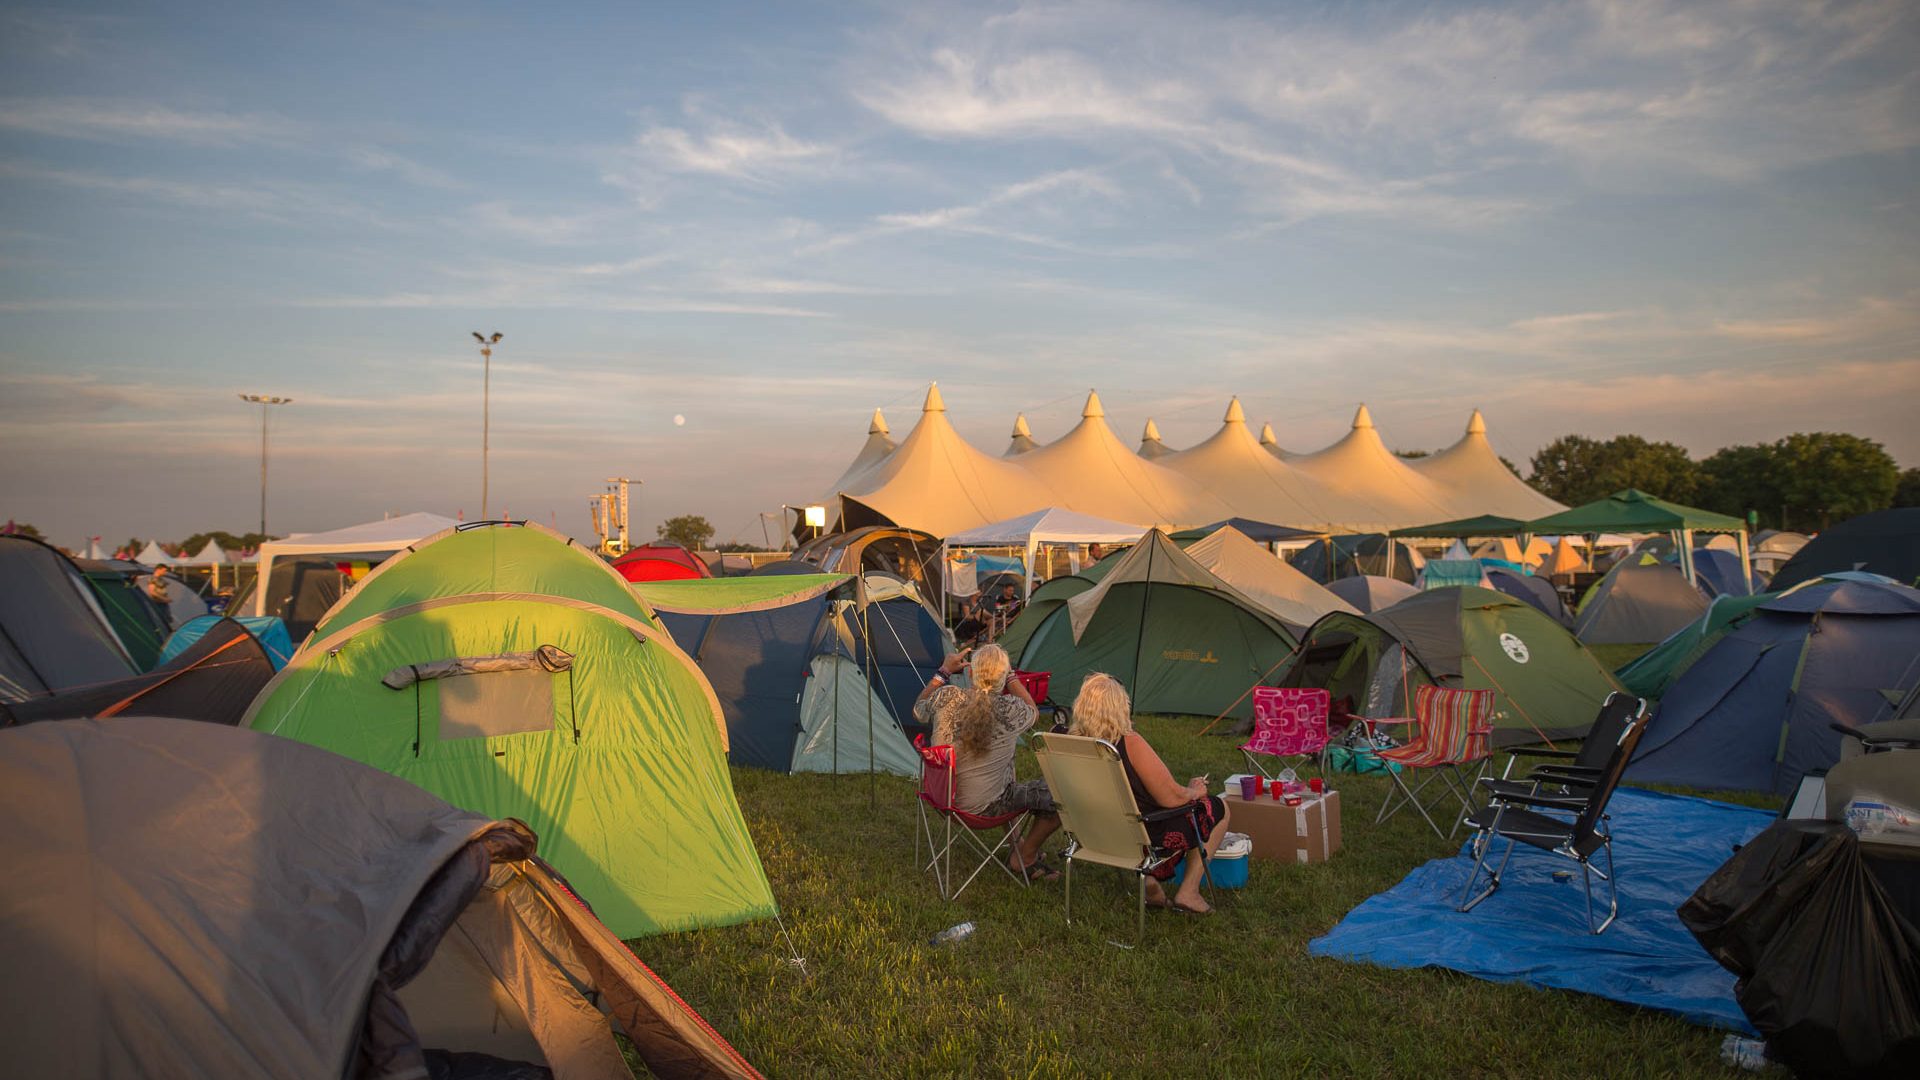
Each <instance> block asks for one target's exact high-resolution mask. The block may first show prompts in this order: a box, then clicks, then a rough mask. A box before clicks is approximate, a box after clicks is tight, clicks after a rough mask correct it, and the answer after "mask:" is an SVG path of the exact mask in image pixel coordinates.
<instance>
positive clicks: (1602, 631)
mask: <svg viewBox="0 0 1920 1080" xmlns="http://www.w3.org/2000/svg"><path fill="white" fill-rule="evenodd" d="M1706 611H1707V597H1706V595H1705V594H1704V593H1702V592H1701V591H1700V590H1699V589H1697V588H1694V586H1693V585H1692V584H1691V583H1690V582H1688V581H1687V578H1686V575H1684V574H1682V573H1681V572H1680V568H1679V567H1677V566H1675V565H1673V564H1672V563H1668V562H1661V561H1660V560H1659V559H1656V558H1654V557H1653V556H1651V555H1643V556H1634V557H1631V558H1628V559H1625V560H1622V561H1621V563H1620V564H1619V565H1618V566H1615V567H1614V568H1613V569H1611V570H1609V571H1607V576H1606V577H1603V578H1601V579H1600V580H1599V581H1598V582H1596V583H1595V584H1594V586H1593V588H1591V589H1589V590H1588V591H1587V595H1586V596H1585V597H1583V598H1582V599H1581V601H1580V611H1579V613H1578V614H1577V615H1576V616H1575V618H1574V620H1573V636H1574V637H1577V638H1579V639H1580V640H1581V641H1582V642H1584V643H1585V644H1588V645H1650V644H1652V643H1654V642H1657V641H1665V640H1666V639H1667V638H1668V636H1670V635H1671V634H1673V633H1674V632H1675V631H1677V630H1679V629H1680V628H1681V627H1683V626H1686V625H1687V624H1688V623H1690V622H1692V621H1694V620H1695V619H1698V618H1699V617H1700V616H1702V615H1704V614H1706Z"/></svg>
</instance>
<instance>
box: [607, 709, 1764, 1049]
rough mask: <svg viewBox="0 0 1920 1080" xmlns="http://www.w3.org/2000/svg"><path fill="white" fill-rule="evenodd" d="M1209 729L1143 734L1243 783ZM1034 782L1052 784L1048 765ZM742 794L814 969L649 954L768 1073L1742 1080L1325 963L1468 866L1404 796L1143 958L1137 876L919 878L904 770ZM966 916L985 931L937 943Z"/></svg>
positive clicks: (1630, 1018)
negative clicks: (1398, 902) (1313, 857)
mask: <svg viewBox="0 0 1920 1080" xmlns="http://www.w3.org/2000/svg"><path fill="white" fill-rule="evenodd" d="M1197 727H1198V722H1197V721H1193V720H1188V719H1161V718H1148V719H1146V720H1143V721H1142V723H1141V730H1142V732H1143V733H1144V734H1146V735H1147V737H1148V738H1149V739H1150V740H1151V741H1152V742H1153V744H1154V745H1155V746H1156V747H1157V748H1159V750H1160V752H1161V754H1162V756H1163V757H1164V758H1165V759H1166V761H1167V763H1168V765H1169V766H1170V767H1171V768H1172V769H1173V771H1174V773H1175V775H1176V776H1180V777H1185V776H1189V775H1195V774H1198V773H1203V772H1204V773H1211V774H1212V775H1213V776H1215V777H1225V776H1227V775H1229V774H1231V773H1233V772H1236V771H1240V770H1239V769H1237V768H1236V766H1237V764H1238V763H1239V753H1238V751H1236V750H1235V749H1234V746H1235V745H1236V744H1237V742H1238V740H1229V739H1223V738H1217V737H1212V736H1196V735H1193V734H1191V732H1192V731H1194V730H1195V729H1196V728H1197ZM1020 775H1021V776H1022V777H1026V776H1034V775H1038V770H1037V768H1036V767H1035V765H1034V762H1033V760H1032V757H1031V755H1030V754H1024V753H1023V759H1022V762H1021V766H1020ZM870 783H871V788H870ZM734 784H735V787H736V790H737V792H738V795H739V800H740V805H741V807H742V808H743V809H744V810H745V811H746V815H747V820H748V823H749V824H750V826H751V827H752V829H753V835H754V839H755V841H756V842H757V843H758V845H759V849H760V857H761V859H762V860H763V861H764V862H765V864H766V868H767V874H768V876H769V877H770V878H771V880H772V882H773V890H774V895H775V897H776V898H777V899H778V900H779V902H780V906H781V910H782V914H783V919H784V925H785V928H786V930H787V931H788V932H789V933H790V934H791V936H792V941H793V945H794V947H795V948H797V950H798V952H799V954H800V956H801V957H803V958H804V969H802V968H801V967H798V966H796V965H794V964H792V963H791V962H790V956H791V953H790V951H789V949H788V947H787V943H786V940H785V939H784V938H783V936H782V933H781V928H780V925H779V924H776V923H772V922H764V923H756V924H752V925H747V926H735V927H728V928H724V929H716V930H708V931H700V932H694V933H686V934H677V935H671V936H668V937H663V938H651V939H647V940H644V941H640V942H638V943H636V948H637V951H638V952H639V953H640V955H641V957H642V958H643V959H645V960H646V961H647V962H648V963H649V964H651V965H653V966H654V967H655V969H656V970H658V971H659V972H660V974H661V975H662V976H663V977H665V978H666V979H667V981H668V982H670V983H672V984H673V985H674V987H675V988H676V989H678V990H679V991H680V993H681V994H682V995H683V996H684V997H686V998H687V1000H688V1001H689V1002H691V1003H692V1004H693V1005H694V1006H695V1007H696V1008H698V1009H700V1010H701V1011H702V1012H703V1013H704V1014H705V1015H706V1016H707V1018H708V1019H709V1020H711V1021H712V1022H713V1024H714V1026H715V1027H717V1028H718V1029H719V1030H720V1031H721V1033H722V1034H724V1035H726V1036H727V1037H728V1038H729V1039H730V1040H732V1042H733V1043H734V1044H735V1045H736V1046H737V1047H739V1048H740V1050H741V1051H742V1052H743V1053H745V1054H746V1056H747V1058H748V1059H749V1060H751V1061H753V1062H754V1063H755V1064H757V1065H758V1066H759V1067H760V1068H761V1069H762V1070H763V1071H765V1072H766V1073H768V1074H769V1075H770V1076H774V1077H788V1076H849V1075H871V1076H1073V1075H1095V1076H1112V1075H1123V1074H1129V1073H1136V1072H1142V1071H1151V1072H1159V1073H1170V1074H1173V1075H1204V1076H1443V1075H1453V1076H1481V1075H1496V1076H1526V1077H1554V1076H1568V1077H1587V1076H1634V1077H1644V1076H1734V1075H1739V1074H1737V1073H1734V1072H1732V1071H1731V1070H1728V1069H1726V1068H1725V1067H1723V1066H1722V1065H1721V1064H1720V1062H1719V1046H1720V1041H1721V1038H1722V1037H1723V1036H1722V1033H1720V1032H1716V1031H1710V1030H1707V1029H1705V1028H1699V1027H1694V1026H1692V1025H1690V1024H1687V1023H1684V1022H1682V1021H1680V1020H1678V1019H1675V1018H1673V1017H1670V1016H1666V1015H1663V1014H1659V1013H1654V1012H1648V1011H1645V1010H1640V1009H1635V1008H1631V1007H1627V1006H1623V1005H1617V1004H1614V1003H1612V1002H1609V1001H1604V1000H1601V999H1599V998H1592V997H1587V996H1585V995H1578V994H1571V993H1561V992H1555V991H1545V990H1536V989H1532V988H1529V987H1525V986H1517V985H1496V984H1493V983H1486V982H1481V981H1479V980H1476V979H1471V978H1468V977H1466V976H1463V975H1457V974H1455V973H1452V972H1445V971H1431V970H1418V971H1393V970H1386V969H1381V968H1373V967H1363V966H1357V965H1351V964H1346V963H1341V962H1338V961H1333V960H1323V959H1315V958H1312V957H1309V956H1308V955H1307V942H1308V940H1309V939H1311V938H1313V937H1315V936H1316V935H1319V934H1321V933H1324V932H1325V931H1326V930H1327V929H1329V928H1330V927H1332V926H1333V924H1334V923H1335V922H1337V921H1339V919H1340V918H1341V916H1342V915H1344V914H1345V913H1346V912H1347V911H1348V910H1349V909H1351V908H1352V907H1353V906H1354V905H1356V904H1358V903H1359V902H1360V901H1362V900H1364V899H1366V898H1367V897H1368V896H1371V895H1373V894H1374V893H1377V892H1380V891H1381V890H1383V889H1386V888H1388V887H1390V886H1392V885H1394V884H1395V883H1396V882H1398V881H1399V880H1400V879H1401V878H1402V877H1404V876H1405V875H1406V873H1407V872H1408V871H1409V870H1411V869H1412V868H1413V867H1415V866H1417V865H1419V864H1420V863H1421V862H1423V861H1425V860H1427V859H1432V858H1441V857H1445V856H1447V855H1448V854H1450V853H1451V852H1452V851H1453V850H1454V845H1452V844H1448V843H1446V842H1443V841H1441V840H1440V839H1438V838H1437V837H1435V836H1434V835H1433V833H1432V832H1431V831H1430V830H1428V829H1427V827H1426V826H1425V824H1424V823H1423V822H1421V821H1420V820H1419V818H1418V817H1416V816H1414V815H1412V814H1401V815H1397V816H1395V817H1394V818H1393V819H1391V820H1389V821H1388V822H1387V823H1386V824H1385V825H1383V826H1378V827H1376V826H1374V825H1373V824H1372V819H1373V815H1374V813H1375V811H1376V810H1377V809H1378V808H1379V804H1380V798H1381V796H1382V794H1383V793H1384V791H1385V786H1386V785H1385V781H1384V780H1374V779H1371V778H1364V779H1363V778H1359V777H1351V776H1345V777H1341V778H1339V787H1340V790H1341V798H1342V801H1343V803H1344V819H1343V824H1344V830H1345V837H1344V840H1345V847H1344V850H1343V851H1342V852H1341V853H1340V854H1338V855H1336V856H1335V857H1334V859H1333V860H1332V861H1331V862H1329V863H1326V864H1322V865H1316V866H1295V865H1283V864H1278V863H1273V862H1256V863H1255V864H1254V865H1253V873H1252V879H1251V881H1250V882H1249V885H1248V887H1247V888H1246V889H1243V890H1238V891H1236V892H1230V893H1224V894H1223V893H1220V892H1214V893H1211V894H1210V896H1211V897H1212V898H1213V899H1214V901H1215V903H1216V905H1217V909H1218V910H1217V911H1216V913H1215V914H1214V915H1213V916H1211V917H1208V918H1193V917H1188V916H1181V915H1176V914H1173V913H1170V912H1162V911H1149V912H1148V919H1147V932H1146V938H1145V941H1144V942H1143V943H1142V944H1141V945H1140V947H1139V948H1137V949H1124V948H1118V947H1115V945H1113V944H1110V942H1112V941H1118V942H1124V943H1131V942H1132V941H1133V940H1134V922H1133V920H1134V907H1133V893H1132V891H1131V890H1132V887H1133V886H1132V878H1131V875H1128V876H1127V877H1126V878H1125V879H1123V878H1122V877H1121V875H1119V874H1118V873H1116V872H1113V871H1099V870H1096V869H1094V868H1089V867H1082V868H1081V870H1080V871H1079V872H1077V873H1076V874H1075V875H1074V876H1075V883H1074V912H1075V923H1074V925H1072V926H1066V925H1064V924H1063V922H1062V918H1061V889H1060V883H1059V882H1051V883H1038V884H1036V885H1035V886H1034V887H1033V888H1031V889H1021V888H1020V887H1019V886H1018V885H1016V884H1015V883H1014V882H1013V881H1011V880H1010V879H1008V878H1007V877H1006V876H1005V875H1002V874H997V873H995V872H994V871H992V870H991V869H989V870H988V871H987V873H988V874H992V875H993V876H992V877H988V876H985V875H983V876H982V877H981V878H980V879H979V880H977V881H975V882H974V884H973V886H972V887H971V888H970V889H968V890H967V892H966V893H965V894H964V895H963V896H962V897H961V898H960V899H959V900H958V901H956V902H953V903H945V902H942V901H941V900H940V898H939V897H938V895H936V893H935V891H934V887H933V882H932V879H931V878H930V877H923V876H922V875H921V874H920V873H918V872H917V871H916V869H915V867H914V858H913V853H914V842H913V836H914V829H915V811H914V808H913V794H912V792H913V784H912V783H911V782H909V781H907V780H905V779H903V778H900V777H880V778H878V780H877V781H870V779H869V778H868V777H867V776H865V775H859V776H840V777H832V776H780V775H775V774H771V773H766V772H761V771H757V770H751V769H737V770H735V771H734ZM870 790H871V791H872V793H873V794H872V795H871V796H870V794H869V792H870ZM1058 845H1059V841H1058V840H1057V839H1056V840H1054V841H1050V848H1057V847H1058ZM1054 861H1055V862H1058V860H1057V859H1055V860H1054ZM963 919H971V920H973V921H974V922H975V923H976V924H978V927H979V930H978V932H977V933H976V934H975V935H974V936H973V938H972V939H970V940H968V941H966V942H963V943H961V944H959V945H956V946H949V947H934V946H931V945H929V944H928V939H929V938H930V937H932V935H934V934H935V933H937V932H938V931H940V930H941V929H942V928H944V927H947V926H949V925H952V924H954V923H957V922H960V921H962V920H963Z"/></svg>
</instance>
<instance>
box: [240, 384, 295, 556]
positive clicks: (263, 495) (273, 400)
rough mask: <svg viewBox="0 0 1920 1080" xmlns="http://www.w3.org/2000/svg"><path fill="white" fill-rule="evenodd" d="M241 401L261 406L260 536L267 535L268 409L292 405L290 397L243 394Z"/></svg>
mask: <svg viewBox="0 0 1920 1080" xmlns="http://www.w3.org/2000/svg"><path fill="white" fill-rule="evenodd" d="M240 400H241V401H251V402H253V403H254V404H256V405H258V406H260V535H261V536H262V537H265V536H266V535H267V409H268V408H269V407H271V406H274V405H290V404H292V403H293V399H292V398H290V397H275V396H274V395H272V394H241V395H240Z"/></svg>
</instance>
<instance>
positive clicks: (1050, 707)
mask: <svg viewBox="0 0 1920 1080" xmlns="http://www.w3.org/2000/svg"><path fill="white" fill-rule="evenodd" d="M1013 677H1014V678H1016V679H1019V680H1020V685H1022V686H1024V687H1026V688H1027V696H1028V697H1030V698H1032V699H1033V703H1034V705H1035V706H1036V707H1038V708H1039V709H1040V710H1041V711H1042V712H1051V713H1052V714H1053V718H1054V723H1055V726H1056V727H1064V726H1065V725H1066V724H1067V722H1068V721H1069V720H1071V719H1072V717H1073V714H1072V712H1071V711H1069V710H1068V709H1067V707H1066V706H1065V705H1062V704H1060V703H1059V702H1057V701H1055V700H1053V699H1052V698H1050V697H1048V696H1047V690H1048V688H1050V687H1051V686H1052V685H1053V672H1051V671H1015V672H1014V673H1013Z"/></svg>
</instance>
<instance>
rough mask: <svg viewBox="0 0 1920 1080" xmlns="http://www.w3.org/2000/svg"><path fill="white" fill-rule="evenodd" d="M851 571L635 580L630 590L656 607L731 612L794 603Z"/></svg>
mask: <svg viewBox="0 0 1920 1080" xmlns="http://www.w3.org/2000/svg"><path fill="white" fill-rule="evenodd" d="M852 579H853V575H852V574H769V575H767V576H765V577H733V578H698V579H689V580H685V581H637V582H634V583H633V591H634V592H636V593H638V594H639V595H640V598H641V599H642V600H645V601H646V602H647V606H648V607H651V608H652V609H653V610H655V611H672V612H677V613H679V614H682V615H733V614H740V613H743V612H748V611H763V610H767V609H771V608H780V607H786V606H787V605H789V604H797V603H799V602H800V601H802V600H805V599H808V598H809V597H813V596H818V595H820V594H821V593H823V592H828V591H830V590H832V589H833V588H834V587H835V586H836V585H839V584H840V583H841V582H843V581H851V580H852Z"/></svg>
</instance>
